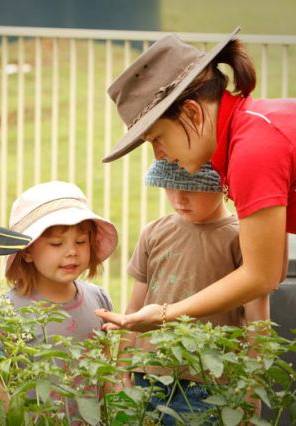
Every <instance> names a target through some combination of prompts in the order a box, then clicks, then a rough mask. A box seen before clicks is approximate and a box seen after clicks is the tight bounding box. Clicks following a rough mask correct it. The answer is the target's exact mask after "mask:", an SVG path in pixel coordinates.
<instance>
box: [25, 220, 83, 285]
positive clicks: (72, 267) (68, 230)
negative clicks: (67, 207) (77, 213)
mask: <svg viewBox="0 0 296 426" xmlns="http://www.w3.org/2000/svg"><path fill="white" fill-rule="evenodd" d="M25 260H26V262H33V263H34V266H35V268H36V271H37V281H38V278H39V279H43V280H47V281H48V283H49V284H50V282H55V283H57V282H59V283H70V282H73V280H75V279H76V278H77V277H78V276H79V275H80V274H81V273H82V272H84V271H85V270H86V269H87V268H88V266H89V262H90V241H89V230H88V229H87V228H86V229H85V228H84V229H83V228H81V227H79V225H75V226H53V227H52V228H50V229H49V230H47V231H46V232H45V233H43V234H42V235H41V237H39V238H38V239H37V240H36V241H35V242H34V243H33V244H32V245H31V246H30V247H28V249H27V250H26V254H25Z"/></svg>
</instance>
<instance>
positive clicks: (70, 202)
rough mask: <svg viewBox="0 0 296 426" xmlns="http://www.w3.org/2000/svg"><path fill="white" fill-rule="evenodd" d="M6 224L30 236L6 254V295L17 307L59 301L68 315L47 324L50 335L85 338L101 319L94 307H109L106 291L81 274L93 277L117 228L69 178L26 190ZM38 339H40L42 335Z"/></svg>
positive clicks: (112, 244)
mask: <svg viewBox="0 0 296 426" xmlns="http://www.w3.org/2000/svg"><path fill="white" fill-rule="evenodd" d="M10 227H11V229H12V230H14V231H18V232H23V233H25V234H26V235H28V236H30V237H31V239H32V240H31V242H30V244H29V246H28V247H27V248H26V249H25V250H24V251H22V252H19V253H17V254H13V255H11V256H9V257H8V260H7V266H6V277H7V279H8V281H9V282H10V284H12V286H13V288H12V290H11V291H10V292H9V293H8V297H9V299H10V300H11V302H12V303H13V305H14V306H15V307H16V308H19V307H22V306H26V305H29V304H31V303H32V302H33V301H37V300H47V301H50V302H54V303H57V304H59V306H60V307H61V309H62V310H65V311H67V312H68V314H69V315H70V317H69V318H67V319H65V320H64V321H63V322H62V323H51V324H50V325H49V326H48V334H60V335H65V336H73V337H74V338H75V339H77V340H82V339H85V338H87V337H89V336H90V335H91V334H92V331H93V330H94V329H98V328H100V327H101V325H102V321H101V320H98V317H96V315H95V314H94V310H95V309H97V308H104V309H107V310H111V309H112V304H111V301H110V299H109V297H108V295H107V294H106V292H105V291H104V290H103V289H102V288H100V287H98V286H97V285H94V284H91V283H87V282H85V281H83V280H81V279H80V278H79V277H80V275H81V274H83V273H85V272H86V273H87V278H93V277H94V276H95V275H96V274H97V271H98V269H99V267H100V266H101V264H102V262H103V261H104V260H105V259H107V258H108V257H109V256H110V255H111V253H112V252H113V251H114V249H115V247H116V244H117V232H116V229H115V227H114V226H113V225H112V224H111V223H110V222H108V221H106V220H105V219H102V218H100V217H99V216H97V215H96V214H95V213H94V212H92V211H91V210H90V208H89V207H88V205H87V200H86V198H85V196H84V194H83V193H82V192H81V190H80V189H79V188H78V187H77V186H76V185H73V184H71V183H67V182H59V181H54V182H47V183H42V184H39V185H35V186H33V187H31V188H30V189H28V190H27V191H25V192H24V193H23V194H22V195H21V196H20V197H19V198H18V199H17V200H16V201H15V202H14V204H13V206H12V210H11V216H10ZM37 338H38V339H39V338H40V339H41V330H40V335H38V336H37Z"/></svg>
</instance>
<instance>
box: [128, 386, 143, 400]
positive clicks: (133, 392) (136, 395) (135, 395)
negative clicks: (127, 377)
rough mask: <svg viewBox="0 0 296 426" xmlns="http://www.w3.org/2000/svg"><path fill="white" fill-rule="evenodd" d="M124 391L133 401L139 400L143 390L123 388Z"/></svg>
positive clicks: (141, 397)
mask: <svg viewBox="0 0 296 426" xmlns="http://www.w3.org/2000/svg"><path fill="white" fill-rule="evenodd" d="M124 393H125V394H126V395H127V396H128V397H129V398H131V399H132V400H133V401H135V402H140V401H142V399H143V393H144V390H142V389H139V388H134V387H133V388H124Z"/></svg>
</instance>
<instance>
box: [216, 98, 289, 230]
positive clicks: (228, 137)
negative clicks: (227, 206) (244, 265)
mask: <svg viewBox="0 0 296 426" xmlns="http://www.w3.org/2000/svg"><path fill="white" fill-rule="evenodd" d="M212 164H213V167H214V168H215V169H216V170H217V171H218V173H219V174H220V176H221V178H222V183H223V184H225V185H227V186H228V188H229V196H230V198H232V199H233V201H234V203H235V206H236V209H237V213H238V216H239V218H240V219H242V218H244V217H246V216H249V215H251V214H252V213H255V212H256V211H258V210H261V209H263V208H266V207H272V206H287V231H288V232H292V233H296V99H269V100H265V99H264V100H263V99H261V100H254V99H252V98H251V97H247V98H243V97H241V96H233V95H231V94H230V93H229V92H227V91H225V92H224V95H223V97H222V99H221V103H220V106H219V113H218V125H217V149H216V151H215V153H214V156H213V158H212Z"/></svg>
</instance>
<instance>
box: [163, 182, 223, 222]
mask: <svg viewBox="0 0 296 426" xmlns="http://www.w3.org/2000/svg"><path fill="white" fill-rule="evenodd" d="M166 194H167V197H168V199H169V201H170V203H171V205H172V207H173V208H174V209H175V211H176V212H177V213H178V214H179V215H180V216H182V217H183V218H184V219H186V220H188V221H189V222H193V223H206V222H212V221H214V220H217V219H219V218H220V216H221V212H222V209H223V194H222V192H191V191H180V190H177V189H166Z"/></svg>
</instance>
